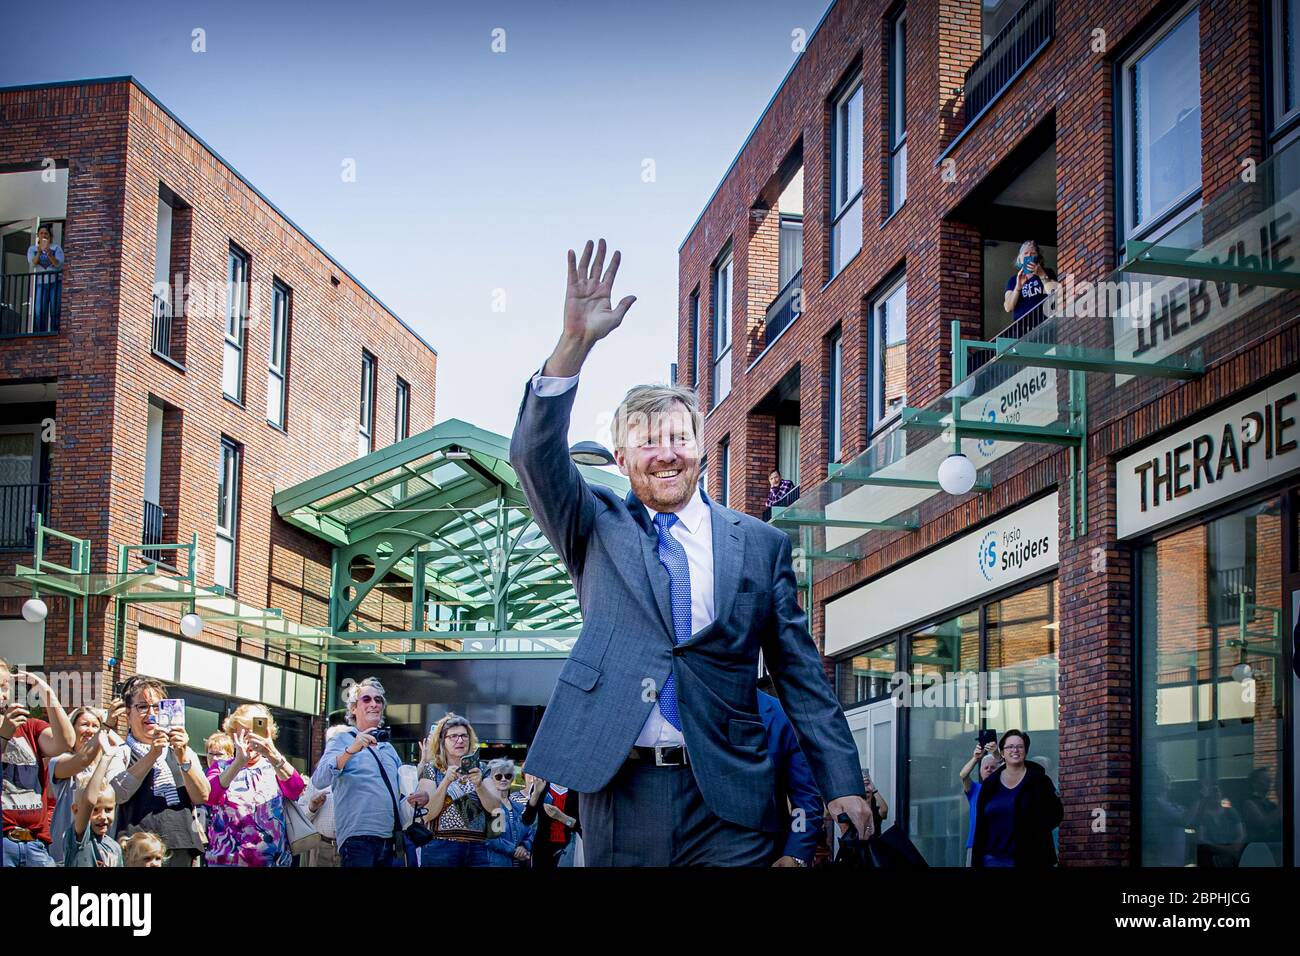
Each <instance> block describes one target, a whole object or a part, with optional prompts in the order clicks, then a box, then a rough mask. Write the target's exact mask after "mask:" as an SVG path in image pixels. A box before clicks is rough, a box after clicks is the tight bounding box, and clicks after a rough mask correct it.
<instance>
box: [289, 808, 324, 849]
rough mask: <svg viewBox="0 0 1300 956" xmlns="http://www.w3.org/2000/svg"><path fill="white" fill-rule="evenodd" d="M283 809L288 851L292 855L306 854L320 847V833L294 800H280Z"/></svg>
mask: <svg viewBox="0 0 1300 956" xmlns="http://www.w3.org/2000/svg"><path fill="white" fill-rule="evenodd" d="M281 804H282V805H283V807H284V830H285V836H286V837H287V838H288V840H289V849H290V851H291V852H293V853H294V854H298V853H306V852H307V851H308V850H314V849H315V848H316V847H317V846H319V845H320V841H321V835H320V831H319V830H317V829H316V825H315V824H314V823H312V822H311V820H309V819H307V814H305V813H304V812H303V810H302V807H300V806H298V801H296V800H281Z"/></svg>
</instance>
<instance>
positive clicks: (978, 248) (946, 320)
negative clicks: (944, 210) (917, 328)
mask: <svg viewBox="0 0 1300 956" xmlns="http://www.w3.org/2000/svg"><path fill="white" fill-rule="evenodd" d="M939 260H940V261H941V262H942V263H943V270H942V271H941V272H940V273H939V301H940V303H941V306H940V309H939V322H940V325H941V328H940V329H939V342H940V348H939V351H938V353H937V354H936V355H935V361H934V362H933V363H926V366H927V367H926V368H920V369H917V368H912V369H909V372H910V373H911V374H912V375H914V376H915V375H917V373H920V376H922V377H924V378H925V379H927V381H926V383H925V384H926V387H925V388H924V389H922V388H921V387H919V386H913V385H912V384H911V382H910V381H909V383H908V390H907V391H908V395H921V394H923V393H924V394H926V395H939V394H942V393H943V392H944V391H945V390H946V389H947V388H948V387H949V386H950V385H951V384H952V346H953V342H952V331H951V329H952V320H953V319H959V320H961V331H962V336H963V337H964V338H968V339H982V338H984V301H983V300H984V241H983V237H982V236H981V235H980V233H979V230H977V229H975V228H974V227H973V226H968V225H966V224H965V223H959V222H945V223H943V224H942V225H941V226H940V229H939ZM931 364H932V365H933V368H930V367H928V366H930V365H931ZM933 373H937V376H938V377H937V379H934V380H933V381H929V379H931V378H932V377H933ZM931 389H933V391H931Z"/></svg>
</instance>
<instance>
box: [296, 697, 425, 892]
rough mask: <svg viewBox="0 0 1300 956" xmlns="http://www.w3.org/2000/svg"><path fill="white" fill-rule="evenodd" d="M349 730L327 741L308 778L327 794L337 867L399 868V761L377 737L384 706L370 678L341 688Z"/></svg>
mask: <svg viewBox="0 0 1300 956" xmlns="http://www.w3.org/2000/svg"><path fill="white" fill-rule="evenodd" d="M343 701H344V704H345V705H346V706H347V721H348V724H349V725H351V728H352V729H351V730H349V731H345V732H343V733H340V734H337V735H335V736H334V737H331V738H330V739H329V741H328V742H327V743H326V744H325V752H324V753H323V754H322V755H321V758H320V763H318V764H316V769H315V770H314V771H313V772H312V775H311V782H312V786H314V787H315V788H316V789H317V790H324V789H326V788H327V787H332V788H333V793H334V827H335V834H336V839H337V840H338V849H339V866H340V867H389V866H403V865H404V864H405V860H404V858H403V853H402V852H401V850H400V849H399V847H398V845H397V843H398V837H399V835H400V833H401V824H400V822H399V818H398V812H397V801H398V800H400V799H401V797H400V794H399V786H400V784H399V782H398V781H399V778H398V772H399V771H400V769H401V766H402V758H401V757H400V756H398V754H397V751H396V750H394V749H393V745H392V744H390V743H389V742H388V741H387V740H383V741H381V740H380V739H379V737H378V736H377V732H378V731H379V730H380V729H381V728H382V727H383V723H384V706H385V704H386V703H387V701H386V700H385V694H384V685H383V684H381V683H380V682H379V679H378V678H376V677H367V678H366V679H365V680H363V681H361V682H360V683H356V682H355V681H352V680H346V681H344V682H343Z"/></svg>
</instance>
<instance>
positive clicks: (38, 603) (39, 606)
mask: <svg viewBox="0 0 1300 956" xmlns="http://www.w3.org/2000/svg"><path fill="white" fill-rule="evenodd" d="M49 613H50V609H49V608H48V607H46V606H45V602H44V601H42V600H41V599H40V598H38V597H34V598H29V599H28V600H27V601H26V602H25V603H24V604H23V620H25V621H30V622H31V623H32V624H39V623H41V621H43V620H45V616H46V615H47V614H49Z"/></svg>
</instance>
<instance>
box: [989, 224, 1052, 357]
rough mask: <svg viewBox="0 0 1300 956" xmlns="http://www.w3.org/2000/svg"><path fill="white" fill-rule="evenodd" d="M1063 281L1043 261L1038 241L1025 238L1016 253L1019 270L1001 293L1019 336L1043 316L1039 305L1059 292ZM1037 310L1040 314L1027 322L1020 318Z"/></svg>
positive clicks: (1017, 269) (1005, 307)
mask: <svg viewBox="0 0 1300 956" xmlns="http://www.w3.org/2000/svg"><path fill="white" fill-rule="evenodd" d="M1060 285H1061V283H1059V282H1057V281H1056V273H1055V272H1054V271H1053V270H1051V269H1049V268H1047V266H1045V265H1044V264H1043V254H1042V252H1040V251H1039V248H1038V243H1037V242H1035V241H1034V240H1033V239H1029V240H1027V241H1025V242H1022V243H1021V244H1020V252H1019V254H1018V255H1017V256H1016V274H1015V275H1013V276H1012V277H1011V278H1010V279H1008V280H1007V291H1006V294H1005V295H1003V297H1002V308H1003V309H1004V310H1006V311H1007V312H1011V313H1014V317H1013V319H1012V325H1014V326H1015V328H1016V330H1017V333H1018V334H1017V335H1016V337H1017V338H1019V337H1020V336H1021V335H1024V334H1025V332H1027V331H1029V329H1031V328H1033V327H1034V326H1036V325H1037V324H1038V323H1039V322H1040V321H1041V320H1042V315H1041V312H1042V310H1041V308H1040V306H1041V305H1042V303H1043V300H1044V299H1046V298H1047V297H1048V296H1049V295H1052V294H1053V293H1054V292H1056V290H1057V289H1058V288H1060ZM1035 310H1038V312H1037V314H1035V315H1032V316H1030V318H1029V319H1027V320H1026V321H1025V322H1024V323H1021V322H1020V320H1021V318H1023V317H1024V316H1026V315H1029V314H1030V313H1031V312H1034V311H1035Z"/></svg>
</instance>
